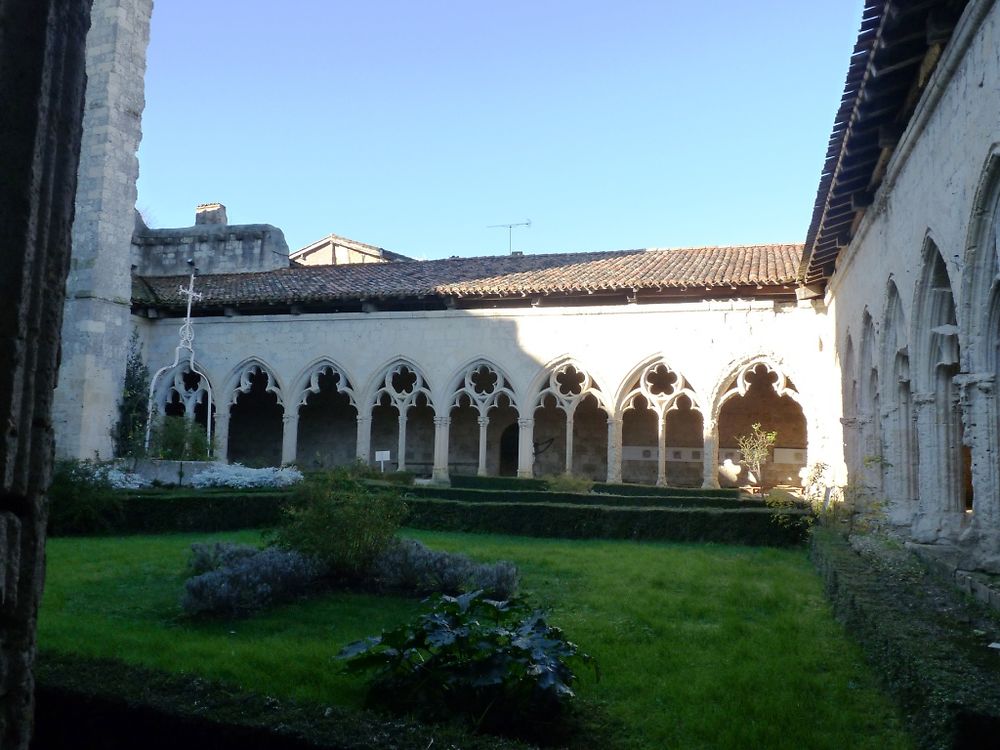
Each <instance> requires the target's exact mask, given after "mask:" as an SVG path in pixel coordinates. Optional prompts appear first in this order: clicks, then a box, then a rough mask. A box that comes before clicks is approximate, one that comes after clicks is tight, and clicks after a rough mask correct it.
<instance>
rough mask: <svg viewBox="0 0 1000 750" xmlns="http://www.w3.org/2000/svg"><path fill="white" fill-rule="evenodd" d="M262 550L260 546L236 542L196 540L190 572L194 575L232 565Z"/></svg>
mask: <svg viewBox="0 0 1000 750" xmlns="http://www.w3.org/2000/svg"><path fill="white" fill-rule="evenodd" d="M258 552H260V548H259V547H253V546H251V545H249V544H236V543H234V542H214V543H202V542H195V543H194V544H192V545H191V559H190V560H188V572H190V573H191V575H193V576H197V575H201V574H202V573H207V572H209V571H210V570H216V569H218V568H223V567H228V566H231V565H233V564H235V563H237V562H239V561H240V560H242V559H243V558H246V557H253V556H254V555H256V554H257V553H258Z"/></svg>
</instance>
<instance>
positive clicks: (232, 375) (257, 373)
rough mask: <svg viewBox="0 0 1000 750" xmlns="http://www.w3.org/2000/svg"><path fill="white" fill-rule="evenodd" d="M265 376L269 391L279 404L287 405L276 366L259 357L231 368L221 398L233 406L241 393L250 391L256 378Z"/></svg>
mask: <svg viewBox="0 0 1000 750" xmlns="http://www.w3.org/2000/svg"><path fill="white" fill-rule="evenodd" d="M262 376H263V377H265V378H266V379H267V383H266V385H265V389H266V391H267V392H268V393H273V394H274V395H275V397H276V398H277V399H278V404H280V405H281V406H282V407H284V405H285V398H284V392H283V390H282V388H281V384H280V382H279V380H278V378H277V376H275V374H274V368H273V367H271V366H270V365H269V364H267V362H265V361H264V360H263V359H261V358H259V357H250V358H248V359H245V360H243V361H242V362H240V364H238V365H237V366H236V367H234V368H233V369H232V370H230V372H229V375H228V376H226V381H225V385H224V386H223V389H222V393H221V394H220V398H219V400H220V401H222V402H224V403H225V404H227V405H229V406H232V405H233V404H235V403H236V400H237V399H238V398H239V397H240V394H244V393H249V392H250V390H251V388H252V387H253V384H254V380H255V379H256V378H260V377H262Z"/></svg>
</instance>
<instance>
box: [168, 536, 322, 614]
mask: <svg viewBox="0 0 1000 750" xmlns="http://www.w3.org/2000/svg"><path fill="white" fill-rule="evenodd" d="M236 546H238V545H233V547H236ZM195 554H196V556H197V555H199V553H198V552H196V553H195ZM321 572H322V568H321V566H320V565H319V564H317V563H316V561H314V560H312V559H310V558H308V557H305V556H304V555H300V554H299V553H298V552H290V551H288V550H282V549H277V548H275V547H268V548H267V549H263V550H258V551H256V553H255V554H243V553H242V552H240V553H239V554H237V555H229V557H228V559H227V560H226V562H225V564H224V565H222V566H221V567H218V568H216V569H215V570H209V571H208V572H207V573H202V574H200V575H196V576H194V577H192V578H189V579H188V580H187V582H186V583H185V584H184V598H183V599H182V601H181V605H182V606H183V607H184V611H185V612H187V613H188V614H191V615H199V614H211V615H219V616H222V617H245V616H247V615H251V614H253V613H254V612H259V611H260V610H262V609H264V608H265V607H268V606H270V605H271V604H275V603H277V602H281V601H287V600H289V599H292V598H294V597H296V596H298V595H300V594H302V593H305V591H306V590H307V589H308V588H309V587H310V586H312V585H314V584H315V583H316V582H317V581H318V580H319V578H320V574H321Z"/></svg>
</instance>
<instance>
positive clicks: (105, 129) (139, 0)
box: [52, 0, 153, 458]
mask: <svg viewBox="0 0 1000 750" xmlns="http://www.w3.org/2000/svg"><path fill="white" fill-rule="evenodd" d="M152 11H153V0H94V5H93V11H92V22H91V28H90V32H89V33H88V35H87V78H88V81H87V94H86V105H85V110H84V118H83V145H82V148H81V152H80V169H79V173H78V189H77V193H76V218H75V220H74V223H73V249H72V264H71V266H70V272H69V279H68V281H67V282H66V308H65V314H64V318H63V329H62V359H61V364H60V368H59V384H58V387H57V389H56V391H55V402H54V405H53V415H52V416H53V422H54V427H55V433H56V453H57V455H59V456H60V457H65V458H94V457H100V458H110V457H111V455H112V440H111V431H112V428H113V426H114V424H115V422H116V420H117V408H118V407H117V405H118V401H119V399H120V398H121V392H122V384H123V381H124V377H125V361H126V348H127V345H128V340H129V333H130V323H129V309H130V300H131V296H132V289H131V284H132V281H131V268H130V266H131V261H130V252H131V241H132V231H133V227H134V221H135V220H134V211H135V201H136V180H137V179H138V176H139V161H138V158H137V156H136V152H137V150H138V148H139V141H140V139H141V137H142V130H141V120H142V110H143V107H144V106H145V95H144V76H145V72H146V47H147V46H148V44H149V21H150V16H151V15H152Z"/></svg>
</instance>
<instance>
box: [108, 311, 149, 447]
mask: <svg viewBox="0 0 1000 750" xmlns="http://www.w3.org/2000/svg"><path fill="white" fill-rule="evenodd" d="M148 398H149V368H148V367H147V366H146V363H145V362H143V361H142V343H141V342H140V340H139V332H138V331H136V330H134V329H133V331H132V337H131V338H130V339H129V342H128V359H127V360H126V361H125V383H124V386H123V388H122V400H121V401H120V402H119V404H118V423H117V424H116V425H115V428H114V432H113V434H112V439H113V441H114V449H115V455H116V456H129V457H131V456H141V455H142V454H143V453H144V450H143V443H144V441H145V438H146V415H147V408H148V401H147V400H148Z"/></svg>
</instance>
